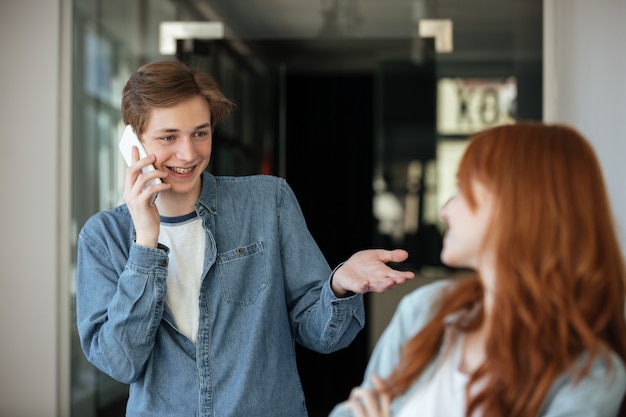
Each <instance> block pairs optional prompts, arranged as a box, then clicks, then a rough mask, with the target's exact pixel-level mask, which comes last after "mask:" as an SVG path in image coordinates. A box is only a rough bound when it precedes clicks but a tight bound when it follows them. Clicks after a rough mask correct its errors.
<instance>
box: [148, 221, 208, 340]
mask: <svg viewBox="0 0 626 417" xmlns="http://www.w3.org/2000/svg"><path fill="white" fill-rule="evenodd" d="M159 242H161V243H162V244H163V245H166V246H167V247H169V248H170V253H169V263H168V268H167V293H166V295H165V303H166V304H167V306H168V307H169V309H170V311H171V312H172V314H173V316H174V321H175V323H176V326H177V327H178V330H179V331H180V332H181V333H182V334H184V335H185V336H187V337H188V338H189V339H190V340H191V341H192V342H193V343H196V341H197V339H198V317H199V314H200V302H199V297H200V284H201V282H202V267H203V265H204V249H205V245H206V233H205V231H204V228H203V227H202V219H201V218H200V217H198V216H197V214H196V213H195V212H193V213H190V214H188V215H186V216H180V217H164V216H161V229H160V233H159Z"/></svg>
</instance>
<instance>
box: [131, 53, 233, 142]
mask: <svg viewBox="0 0 626 417" xmlns="http://www.w3.org/2000/svg"><path fill="white" fill-rule="evenodd" d="M195 96H202V97H204V99H205V100H206V101H207V103H208V105H209V110H210V112H211V126H212V128H215V126H216V125H217V124H218V123H219V122H220V121H221V120H222V119H223V118H224V117H226V115H228V113H230V111H231V110H232V109H233V108H234V103H233V102H232V101H230V100H229V99H227V98H226V97H225V96H224V94H222V92H221V91H220V89H219V86H218V84H217V82H216V81H215V80H214V79H213V77H211V76H210V75H209V74H207V73H205V72H203V71H202V70H200V69H198V68H193V67H190V66H188V65H186V64H184V63H182V62H180V61H157V62H152V63H149V64H146V65H144V66H142V67H140V68H139V69H138V70H137V71H136V72H135V73H134V74H133V75H132V76H131V77H130V78H129V80H128V81H127V82H126V85H125V86H124V89H123V92H122V118H123V120H124V124H129V125H131V126H132V127H133V128H134V129H135V131H136V132H137V134H141V133H142V132H143V129H144V127H145V125H146V123H147V120H148V117H149V116H150V112H151V111H152V109H155V108H162V107H171V106H174V105H176V104H178V103H180V102H182V101H184V100H187V99H189V98H192V97H195Z"/></svg>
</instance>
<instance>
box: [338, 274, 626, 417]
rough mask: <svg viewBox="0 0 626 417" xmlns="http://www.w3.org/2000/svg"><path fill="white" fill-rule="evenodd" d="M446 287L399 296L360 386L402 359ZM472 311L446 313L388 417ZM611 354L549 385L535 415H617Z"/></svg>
mask: <svg viewBox="0 0 626 417" xmlns="http://www.w3.org/2000/svg"><path fill="white" fill-rule="evenodd" d="M448 285H450V281H449V280H440V281H435V282H433V283H431V284H428V285H425V286H423V287H420V288H418V289H416V290H414V291H413V292H411V293H410V294H408V295H406V296H404V297H403V299H402V301H401V302H400V304H399V305H398V308H397V309H396V312H395V313H394V316H393V318H392V320H391V322H390V323H389V325H388V326H387V328H386V329H385V331H384V332H383V334H382V335H381V337H380V339H379V341H378V342H377V344H376V347H375V348H374V351H373V352H372V356H371V358H370V360H369V362H368V365H367V368H366V371H365V376H364V380H363V387H365V388H372V384H371V382H370V377H371V375H372V374H373V375H378V376H380V377H382V378H386V377H387V376H389V374H390V373H391V371H392V370H393V369H395V367H396V366H397V364H398V361H399V359H400V355H399V352H400V349H401V348H402V346H403V345H404V344H405V343H406V342H407V341H408V340H409V339H410V338H412V337H413V336H414V335H415V334H416V333H417V332H419V331H420V330H421V329H422V327H424V326H425V325H426V324H427V323H428V322H429V321H430V319H431V318H432V316H433V314H434V313H435V309H434V308H433V304H434V303H435V302H437V300H438V298H439V296H440V294H441V292H442V291H443V290H444V289H445V287H446V286H448ZM474 313H475V311H470V312H467V311H459V312H456V313H453V314H451V315H450V316H448V317H446V325H447V326H446V330H445V334H444V342H443V345H442V346H441V349H440V353H439V355H438V356H437V357H436V358H434V359H433V361H431V363H430V364H429V365H428V367H427V368H426V369H425V370H424V372H422V374H421V375H420V376H419V378H417V379H416V381H415V382H414V383H413V385H412V386H410V387H409V388H408V389H407V391H406V392H405V393H404V394H402V395H400V396H398V397H396V398H395V399H394V400H393V402H392V404H391V415H392V416H395V415H398V413H399V412H400V410H401V409H402V407H403V406H404V404H405V403H406V402H407V400H408V399H409V398H410V397H411V395H412V394H413V393H414V392H415V391H416V390H417V389H418V388H419V387H420V386H421V385H423V384H424V383H426V382H427V381H428V380H429V379H430V377H431V376H432V375H433V374H434V372H435V369H436V368H437V365H438V364H439V362H440V361H441V360H442V358H443V357H444V352H446V349H447V348H448V346H449V343H451V342H452V341H453V340H454V337H455V330H454V329H455V326H453V324H455V323H459V322H460V321H461V320H466V319H467V318H468V317H469V315H471V314H474ZM610 357H611V360H612V365H613V367H612V368H611V369H610V370H609V369H608V367H607V364H606V362H605V361H604V360H603V359H601V358H599V357H596V359H595V360H594V362H593V365H592V367H591V370H590V372H589V373H588V374H587V375H586V376H585V378H583V379H582V380H581V381H579V382H578V383H573V381H572V378H571V376H570V375H568V374H567V373H563V374H562V375H560V376H559V377H558V378H557V379H556V380H555V382H554V383H553V384H552V387H551V388H550V390H549V392H548V395H547V397H546V400H545V401H544V405H543V407H542V409H541V411H540V412H539V415H538V417H563V416H568V417H616V416H617V415H618V411H619V407H620V404H621V401H622V397H623V396H624V393H625V392H626V367H625V366H624V362H623V361H622V360H621V359H620V358H619V356H618V355H617V354H616V353H614V352H610ZM584 360H585V358H584V355H583V357H582V358H581V359H580V364H584ZM416 415H417V414H416ZM329 417H353V414H352V412H350V411H349V410H347V409H346V408H345V407H343V406H342V404H338V405H337V406H335V408H334V409H333V410H332V412H331V413H330V416H329Z"/></svg>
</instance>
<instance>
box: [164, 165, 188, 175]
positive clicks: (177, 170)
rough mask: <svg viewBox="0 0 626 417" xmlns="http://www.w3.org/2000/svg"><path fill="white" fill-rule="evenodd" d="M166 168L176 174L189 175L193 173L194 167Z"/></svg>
mask: <svg viewBox="0 0 626 417" xmlns="http://www.w3.org/2000/svg"><path fill="white" fill-rule="evenodd" d="M168 168H169V169H171V170H172V171H174V172H175V173H177V174H189V173H190V172H191V171H193V169H194V168H195V166H193V167H189V168H179V167H168Z"/></svg>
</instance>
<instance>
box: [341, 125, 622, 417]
mask: <svg viewBox="0 0 626 417" xmlns="http://www.w3.org/2000/svg"><path fill="white" fill-rule="evenodd" d="M457 177H458V189H459V191H458V193H457V194H456V195H455V196H454V197H453V198H452V199H451V200H450V201H449V202H448V203H447V204H446V205H445V206H444V207H443V208H442V210H441V216H442V218H443V220H444V221H445V223H446V225H447V230H446V234H445V238H444V246H443V250H442V253H441V258H442V261H443V262H444V263H445V264H447V265H449V266H453V267H460V268H467V269H470V270H472V271H473V272H471V273H469V274H468V275H469V276H463V277H457V278H456V279H450V280H444V281H437V282H435V283H434V284H431V285H428V286H425V287H421V288H419V289H417V290H415V291H414V292H413V293H411V294H409V295H407V296H406V297H405V298H404V299H403V300H402V301H401V303H400V304H399V306H398V308H397V311H396V313H395V315H394V317H393V319H392V321H391V323H390V324H389V326H388V328H387V329H386V330H385V332H384V333H383V335H382V336H381V338H380V340H379V342H378V344H377V346H376V348H375V350H374V352H373V355H372V358H371V359H370V362H369V364H368V367H367V371H366V375H365V380H364V383H363V385H362V386H361V387H357V388H355V389H354V390H353V391H352V393H351V395H350V398H349V399H348V400H347V401H346V402H344V403H342V404H340V405H338V406H337V407H336V408H335V410H333V412H332V413H331V416H332V417H338V416H355V417H364V416H366V417H374V416H377V417H380V416H394V417H408V416H419V417H470V416H471V417H475V416H481V417H503V416H505V417H529V416H544V417H548V416H586V417H593V416H596V417H611V416H616V415H617V414H618V410H619V408H620V404H621V402H622V398H623V396H624V393H625V391H626V368H625V365H624V363H625V361H626V324H625V318H624V307H625V305H624V302H625V275H626V272H625V267H624V260H623V255H622V252H621V250H620V246H619V243H618V239H617V236H616V228H615V224H614V222H613V220H612V214H611V210H610V206H609V201H608V198H607V194H606V189H605V185H604V180H603V177H602V173H601V168H600V165H599V163H598V160H597V158H596V156H595V153H594V151H593V149H592V147H591V146H590V145H589V143H588V142H587V140H586V139H585V138H584V137H582V136H581V134H580V133H578V132H577V131H575V130H574V129H572V128H570V127H568V126H563V125H547V124H544V123H539V122H520V123H517V124H514V125H506V126H499V127H495V128H491V129H488V130H485V131H483V132H481V133H479V134H477V135H475V136H474V137H473V138H472V139H471V141H470V142H469V145H468V147H467V149H466V151H465V154H464V156H463V157H462V159H461V162H460V165H459V170H458V176H457Z"/></svg>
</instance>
